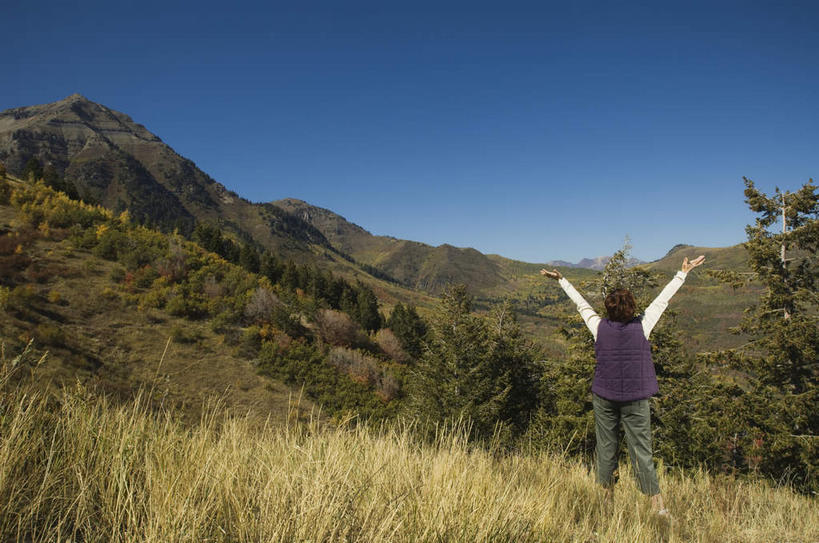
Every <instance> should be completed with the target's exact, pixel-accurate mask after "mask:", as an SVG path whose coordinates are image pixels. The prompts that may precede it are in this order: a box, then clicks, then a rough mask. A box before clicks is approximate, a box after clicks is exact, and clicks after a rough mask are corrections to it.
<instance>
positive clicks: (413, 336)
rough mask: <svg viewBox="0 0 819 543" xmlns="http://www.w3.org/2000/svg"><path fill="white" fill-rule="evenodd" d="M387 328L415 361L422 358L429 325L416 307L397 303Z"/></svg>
mask: <svg viewBox="0 0 819 543" xmlns="http://www.w3.org/2000/svg"><path fill="white" fill-rule="evenodd" d="M387 327H389V328H390V329H391V330H392V331H393V333H394V334H395V336H396V337H397V338H398V340H399V341H400V342H401V347H402V348H403V349H404V350H405V351H406V352H407V354H409V355H410V356H411V357H412V358H413V359H414V360H417V359H418V358H420V356H421V352H422V349H423V342H424V336H426V333H427V325H426V323H425V322H424V320H423V319H422V318H421V317H420V316H419V315H418V311H417V310H416V309H415V307H414V306H411V305H410V306H404V305H403V304H402V303H401V302H398V303H396V304H395V308H393V310H392V313H390V318H389V319H388V320H387Z"/></svg>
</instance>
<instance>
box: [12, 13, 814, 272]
mask: <svg viewBox="0 0 819 543" xmlns="http://www.w3.org/2000/svg"><path fill="white" fill-rule="evenodd" d="M817 36H819V3H817V2H781V1H777V2H754V1H741V2H720V1H710V2H702V3H700V2H692V1H686V2H665V1H650V2H640V3H636V2H611V1H605V2H568V1H561V2H545V1H542V2H533V3H520V2H512V1H504V2H492V3H482V2H478V1H470V2H446V1H437V2H428V3H427V2H420V1H413V2H391V1H383V0H382V1H379V2H372V3H361V2H354V1H341V2H339V1H330V2H310V1H300V2H287V3H281V2H275V1H273V2H270V1H268V2H241V1H239V2H224V1H222V2H209V1H198V2H190V3H187V4H186V3H182V2H172V1H164V2H153V1H138V2H133V1H119V0H117V1H115V2H112V1H110V0H109V1H106V2H83V1H72V2H66V1H51V2H42V1H30V0H26V1H25V2H24V1H22V0H11V1H10V2H9V0H6V1H4V2H3V8H2V18H1V19H0V37H2V43H3V48H4V53H3V55H2V60H0V63H2V65H1V66H0V68H2V75H0V78H2V79H0V81H1V82H2V83H0V109H6V108H10V107H17V106H23V105H33V104H40V103H46V102H53V101H56V100H59V99H62V98H64V97H66V96H68V95H69V94H72V93H74V92H79V93H81V94H83V95H85V96H87V97H88V98H89V99H91V100H94V101H97V102H100V103H102V104H104V105H106V106H108V107H110V108H112V109H115V110H118V111H122V112H125V113H127V114H129V115H130V116H131V117H133V119H134V120H135V121H136V122H139V123H141V124H144V125H145V126H146V127H147V128H148V129H149V130H150V131H152V132H154V133H155V134H157V135H158V136H159V137H161V138H162V139H163V140H164V141H165V142H166V143H168V144H169V145H171V146H172V147H173V148H174V149H176V150H177V152H179V153H180V154H182V155H184V156H186V157H188V158H190V159H192V160H193V161H194V162H196V163H197V164H198V165H199V166H200V167H201V168H202V169H203V170H204V171H205V172H207V173H208V174H210V175H211V176H212V177H213V178H215V179H216V180H217V181H219V182H221V183H223V184H224V185H226V186H227V187H228V188H230V189H232V190H234V191H236V192H238V193H239V194H240V195H242V196H245V197H246V198H249V199H250V200H253V201H269V200H276V199H279V198H284V197H294V198H300V199H303V200H306V201H308V202H310V203H312V204H314V205H318V206H321V207H326V208H329V209H331V210H333V211H335V212H337V213H339V214H341V215H343V216H344V217H346V218H347V219H348V220H351V221H353V222H355V223H357V224H359V225H361V226H363V227H365V228H366V229H368V230H370V231H371V232H373V233H375V234H385V235H392V236H395V237H399V238H406V239H413V240H418V241H423V242H426V243H430V244H433V245H438V244H441V243H450V244H453V245H457V246H469V247H475V248H476V249H478V250H480V251H482V252H486V253H499V254H502V255H504V256H508V257H511V258H517V259H521V260H527V261H532V262H542V261H545V260H552V259H564V260H572V261H576V260H578V259H580V258H582V257H587V256H588V257H591V256H598V255H605V254H611V253H612V252H613V251H615V250H616V249H618V248H619V247H620V246H621V245H622V242H623V239H624V237H625V236H626V235H629V236H630V237H631V240H632V244H633V246H634V249H633V254H634V256H636V257H638V258H642V259H646V260H652V259H655V258H659V257H661V256H663V255H664V254H665V252H666V251H667V250H668V249H669V248H670V247H671V246H672V245H674V244H677V243H689V244H694V245H705V246H724V245H731V244H734V243H738V242H741V241H743V239H744V225H745V224H746V223H748V222H750V221H751V220H752V216H751V214H750V212H748V211H747V210H746V206H745V204H744V203H743V195H742V189H743V184H742V176H743V175H745V176H748V177H750V178H751V179H753V180H755V181H756V182H757V184H758V185H759V186H760V187H761V188H762V189H763V190H766V191H770V190H772V189H773V187H774V186H775V185H778V186H780V187H782V188H787V189H795V188H797V187H799V186H801V185H802V184H803V183H804V182H806V181H807V180H808V178H809V177H813V178H817V177H819V129H817V128H818V125H819V123H817V121H819V39H817Z"/></svg>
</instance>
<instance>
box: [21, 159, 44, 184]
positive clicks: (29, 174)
mask: <svg viewBox="0 0 819 543" xmlns="http://www.w3.org/2000/svg"><path fill="white" fill-rule="evenodd" d="M23 177H25V178H26V179H28V180H29V181H31V182H34V181H37V180H38V179H41V178H42V177H43V165H42V164H41V163H40V161H39V160H37V157H31V158H30V159H28V162H26V166H25V168H23Z"/></svg>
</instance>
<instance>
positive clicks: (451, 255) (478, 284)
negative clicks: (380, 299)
mask: <svg viewBox="0 0 819 543" xmlns="http://www.w3.org/2000/svg"><path fill="white" fill-rule="evenodd" d="M273 204H274V205H276V206H278V207H280V208H281V209H283V210H284V211H286V212H288V213H290V214H292V215H294V216H296V217H297V218H299V219H301V220H303V221H305V222H306V223H308V224H310V225H311V226H313V227H315V228H316V229H317V230H318V231H319V232H321V233H322V234H323V235H324V237H325V238H326V239H327V240H328V241H329V242H330V243H331V244H332V245H333V246H334V247H335V248H336V249H338V250H339V251H341V252H343V253H345V254H348V255H350V256H352V257H353V258H354V259H355V260H356V262H359V263H361V264H364V265H366V266H369V267H372V268H376V269H377V270H379V271H381V272H383V273H385V274H387V275H388V276H390V277H392V278H394V279H395V280H396V281H398V282H399V283H401V284H402V285H404V286H407V287H410V288H415V289H419V290H424V291H427V292H439V291H440V290H441V289H442V288H443V287H444V286H445V285H446V284H447V283H451V282H462V283H466V284H468V285H469V286H470V287H471V288H473V289H476V290H481V289H486V288H491V287H495V286H497V285H500V284H502V283H503V282H505V281H506V278H505V277H504V269H503V267H502V266H501V265H500V264H499V263H497V262H495V261H493V260H492V259H491V258H490V257H489V256H487V255H484V254H483V253H481V252H479V251H477V250H475V249H472V248H460V247H454V246H452V245H448V244H443V245H439V246H437V247H432V246H431V245H426V244H424V243H420V242H417V241H408V240H403V239H396V238H394V237H389V236H376V235H373V234H371V233H370V232H368V231H367V230H365V229H364V228H362V227H360V226H358V225H357V224H354V223H351V222H349V221H347V220H346V219H345V218H344V217H342V216H341V215H338V214H336V213H334V212H332V211H330V210H328V209H323V208H320V207H316V206H314V205H310V204H308V203H307V202H304V201H302V200H297V199H294V198H287V199H284V200H278V201H276V202H273Z"/></svg>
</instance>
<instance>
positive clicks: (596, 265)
mask: <svg viewBox="0 0 819 543" xmlns="http://www.w3.org/2000/svg"><path fill="white" fill-rule="evenodd" d="M609 260H611V256H598V257H596V258H584V259H582V260H580V262H577V263H576V264H573V263H571V262H566V261H565V260H550V261H549V262H547V263H546V264H547V265H549V266H563V267H565V268H586V269H589V270H602V269H603V268H605V267H606V264H608V263H609ZM646 263H647V262H646V261H645V260H639V259H637V258H629V259H628V262H627V264H626V265H627V266H629V267H632V266H639V265H640V264H646Z"/></svg>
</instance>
